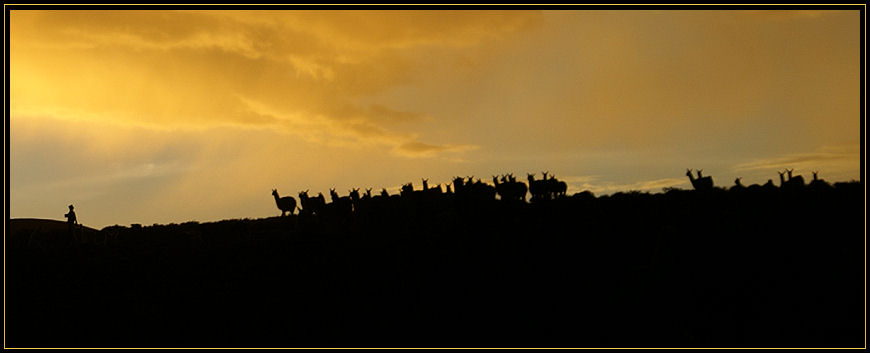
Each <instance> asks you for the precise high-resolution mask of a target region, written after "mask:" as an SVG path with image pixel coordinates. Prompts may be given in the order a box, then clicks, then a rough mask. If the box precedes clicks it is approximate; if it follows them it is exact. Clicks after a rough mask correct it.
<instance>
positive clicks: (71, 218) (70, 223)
mask: <svg viewBox="0 0 870 353" xmlns="http://www.w3.org/2000/svg"><path fill="white" fill-rule="evenodd" d="M63 216H64V217H66V225H67V228H68V229H69V234H70V235H75V233H73V232H74V231H75V226H76V225H78V224H79V222H78V220H76V211H74V210H73V205H69V213H67V214H65V215H63Z"/></svg>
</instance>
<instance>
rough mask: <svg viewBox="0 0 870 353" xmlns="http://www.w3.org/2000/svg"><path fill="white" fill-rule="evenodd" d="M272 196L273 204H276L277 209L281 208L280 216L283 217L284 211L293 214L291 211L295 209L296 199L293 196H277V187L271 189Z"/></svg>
mask: <svg viewBox="0 0 870 353" xmlns="http://www.w3.org/2000/svg"><path fill="white" fill-rule="evenodd" d="M272 196H275V204H276V205H277V206H278V209H279V210H281V216H282V217H283V216H284V214H285V213H287V212H290V214H291V215H292V214H293V211H295V210H296V199H294V198H293V196H284V197H280V196H278V189H272Z"/></svg>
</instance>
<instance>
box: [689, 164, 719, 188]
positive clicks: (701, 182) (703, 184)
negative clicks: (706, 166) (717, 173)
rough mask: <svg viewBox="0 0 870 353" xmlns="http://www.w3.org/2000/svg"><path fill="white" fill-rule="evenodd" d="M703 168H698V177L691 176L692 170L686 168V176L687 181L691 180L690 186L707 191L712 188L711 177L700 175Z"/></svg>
mask: <svg viewBox="0 0 870 353" xmlns="http://www.w3.org/2000/svg"><path fill="white" fill-rule="evenodd" d="M702 171H703V169H698V178H697V179H695V177H693V176H692V170H691V169H686V176H687V177H689V181H691V182H692V187H693V188H695V190H698V191H707V190H713V178H712V177H709V176H702V175H701V172H702Z"/></svg>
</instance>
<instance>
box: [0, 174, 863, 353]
mask: <svg viewBox="0 0 870 353" xmlns="http://www.w3.org/2000/svg"><path fill="white" fill-rule="evenodd" d="M862 193H863V184H861V183H838V184H837V185H836V187H832V188H825V189H810V188H803V189H799V190H781V189H772V190H770V189H757V190H753V191H749V190H736V191H724V190H712V191H709V192H695V191H682V190H670V191H668V192H666V193H662V194H648V193H638V192H629V193H617V194H614V195H610V196H604V197H597V198H596V197H593V196H591V195H588V194H578V195H575V197H567V198H560V199H557V200H551V201H548V202H540V203H532V204H528V203H521V202H501V201H496V200H489V199H478V198H473V197H469V198H460V197H458V195H455V196H457V197H453V198H448V199H447V200H448V201H444V202H432V199H428V198H426V197H423V196H420V197H415V196H412V195H414V194H409V196H408V197H397V198H384V199H378V201H374V199H371V202H372V203H371V204H367V205H366V207H362V208H360V213H358V214H355V215H351V216H349V217H348V216H347V214H346V213H345V212H339V213H330V212H329V210H328V209H324V210H323V211H322V212H321V214H320V215H310V214H303V215H299V216H296V215H294V216H286V217H272V218H266V219H256V220H249V219H245V220H225V221H220V222H211V223H197V222H188V223H183V224H170V225H155V226H148V227H141V228H128V227H107V228H105V229H103V230H101V231H100V233H101V234H102V235H103V238H101V239H104V240H105V245H102V244H94V243H70V242H68V241H63V238H62V237H59V238H58V239H57V241H56V242H55V243H51V244H54V246H50V245H49V246H41V247H34V246H29V245H28V244H26V243H21V242H10V240H9V238H7V246H8V247H7V275H8V277H7V323H8V324H9V325H8V326H7V336H6V337H7V341H6V343H7V345H8V346H9V347H25V346H36V347H51V346H59V347H113V346H114V347H342V346H346V347H375V346H377V347H391V346H392V347H399V346H405V347H408V346H410V347H459V346H464V347H524V346H525V347H860V346H862V345H863V337H864V335H863V311H862V308H863V303H864V297H863V283H864V282H863V281H864V264H863V244H864V237H863V235H864V223H863V220H864V217H863V214H864V207H863V206H864V204H863V194H862ZM269 201H270V200H268V198H264V202H269ZM64 226H65V225H64ZM64 230H65V228H64Z"/></svg>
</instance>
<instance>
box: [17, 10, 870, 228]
mask: <svg viewBox="0 0 870 353" xmlns="http://www.w3.org/2000/svg"><path fill="white" fill-rule="evenodd" d="M9 20H10V25H9V28H10V33H8V35H9V43H10V44H9V50H10V54H9V57H10V62H9V63H8V64H9V72H10V74H9V80H10V81H9V82H10V91H9V107H10V117H9V119H10V133H9V138H10V141H9V151H10V153H9V155H10V161H9V165H10V172H9V177H10V190H9V192H10V212H11V217H12V218H19V217H27V218H50V219H63V217H62V215H63V214H64V213H65V212H66V211H67V205H69V204H75V209H76V212H77V213H78V220H79V222H81V223H83V224H85V225H87V226H91V227H95V228H100V227H104V226H107V225H112V224H122V225H124V224H130V223H142V224H152V223H170V222H185V221H191V220H196V221H214V220H220V219H231V218H246V217H247V218H263V217H273V216H277V215H278V214H279V211H278V210H277V209H276V208H275V201H274V200H273V197H272V195H271V194H270V193H271V191H272V189H277V190H278V191H279V192H280V193H281V195H282V196H294V197H295V196H296V195H297V193H298V192H299V191H301V190H306V189H309V190H311V192H312V193H314V194H316V193H317V192H322V193H324V194H325V195H327V196H328V191H329V189H330V188H335V189H336V190H338V191H339V193H340V194H342V195H347V191H348V190H349V189H351V188H361V189H363V190H365V189H366V188H373V189H374V192H378V191H379V190H380V189H382V188H386V189H387V190H388V191H389V192H390V193H398V190H399V187H400V185H402V184H404V183H407V182H413V183H414V185H415V187H417V188H420V187H421V183H420V181H421V178H428V179H429V183H430V184H432V185H435V184H438V183H442V184H443V183H446V182H448V181H449V180H451V179H452V178H453V177H454V176H472V175H473V176H475V177H476V178H480V179H482V180H483V181H489V180H491V178H492V176H493V175H497V174H498V175H501V174H505V173H513V174H514V175H516V176H518V177H522V178H523V179H525V176H526V173H538V175H540V173H541V172H542V171H549V172H551V173H554V174H555V175H556V177H558V178H559V179H560V180H564V181H565V182H566V183H568V194H569V195H570V194H573V193H576V192H580V191H583V190H590V191H592V192H594V193H595V194H596V195H604V194H611V193H615V192H618V191H629V190H641V191H650V192H661V191H662V189H663V188H667V187H677V188H684V189H688V188H691V185H690V184H689V180H688V179H687V178H686V177H685V175H684V173H685V171H686V169H687V168H696V169H699V168H700V169H703V170H704V173H705V174H706V175H711V176H713V178H714V180H715V183H716V185H717V186H725V187H728V186H731V185H733V181H734V179H735V178H737V177H742V178H743V179H742V180H743V183H744V184H745V185H749V184H753V183H758V184H763V183H764V182H766V181H767V180H768V179H774V181H778V180H777V174H776V171H777V170H782V169H784V168H794V169H795V171H796V173H798V174H803V175H804V177H805V178H808V179H811V178H812V176H811V174H810V172H811V171H815V170H818V171H820V174H819V176H820V177H822V178H824V179H826V180H828V181H830V182H836V181H850V180H857V179H859V177H860V170H859V168H860V166H859V165H860V164H859V162H860V160H859V159H860V154H859V153H860V147H859V146H860V131H859V130H860V121H861V119H862V117H861V116H860V98H861V97H860V87H861V85H862V84H863V82H862V81H861V77H860V67H861V65H862V64H863V63H861V62H860V54H861V53H860V42H859V40H860V23H859V21H860V16H859V12H858V11H827V10H819V11H773V10H765V11H718V10H717V11H712V10H711V11H672V10H662V11H638V10H623V11H598V10H578V11H89V10H88V11H86V10H77V11H39V10H13V11H11V15H10V16H9Z"/></svg>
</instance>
